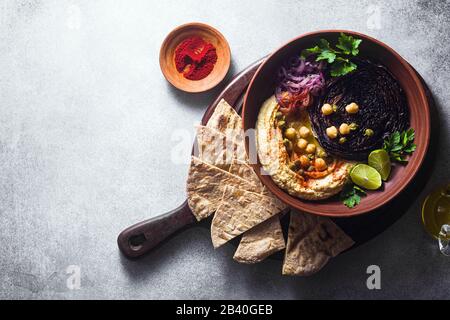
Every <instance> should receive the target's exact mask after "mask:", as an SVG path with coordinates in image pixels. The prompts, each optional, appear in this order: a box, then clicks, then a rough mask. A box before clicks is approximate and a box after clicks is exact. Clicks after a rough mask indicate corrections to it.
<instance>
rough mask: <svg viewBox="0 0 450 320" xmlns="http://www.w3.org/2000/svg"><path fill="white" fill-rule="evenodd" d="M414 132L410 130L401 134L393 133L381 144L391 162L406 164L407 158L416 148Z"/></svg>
mask: <svg viewBox="0 0 450 320" xmlns="http://www.w3.org/2000/svg"><path fill="white" fill-rule="evenodd" d="M414 139H415V132H414V129H413V128H410V129H408V130H406V131H403V132H401V133H400V132H398V131H396V132H394V133H393V134H391V135H390V136H389V138H387V139H386V140H385V141H384V143H383V149H384V150H386V151H387V152H388V153H389V156H390V157H391V159H392V160H394V161H397V162H400V163H407V162H408V159H407V156H408V155H411V154H412V153H413V152H414V151H415V150H416V148H417V146H416V144H415V143H414Z"/></svg>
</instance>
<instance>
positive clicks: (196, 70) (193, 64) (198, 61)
mask: <svg viewBox="0 0 450 320" xmlns="http://www.w3.org/2000/svg"><path fill="white" fill-rule="evenodd" d="M216 62H217V52H216V48H215V47H214V46H213V45H212V44H211V43H208V42H206V41H205V40H203V39H202V38H200V37H196V36H194V37H190V38H187V39H186V40H184V41H183V42H181V43H180V44H179V45H178V46H177V48H176V50H175V66H176V68H177V70H178V72H180V73H182V74H183V76H184V77H185V78H186V79H189V80H201V79H204V78H206V77H207V76H208V75H209V74H210V73H211V71H212V70H213V69H214V65H215V64H216Z"/></svg>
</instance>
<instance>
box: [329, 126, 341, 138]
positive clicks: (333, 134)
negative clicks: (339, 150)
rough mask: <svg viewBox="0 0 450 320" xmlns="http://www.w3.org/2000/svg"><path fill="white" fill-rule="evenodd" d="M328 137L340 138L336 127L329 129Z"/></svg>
mask: <svg viewBox="0 0 450 320" xmlns="http://www.w3.org/2000/svg"><path fill="white" fill-rule="evenodd" d="M327 136H328V138H330V139H336V138H337V136H338V131H337V129H336V127H335V126H332V127H329V128H327Z"/></svg>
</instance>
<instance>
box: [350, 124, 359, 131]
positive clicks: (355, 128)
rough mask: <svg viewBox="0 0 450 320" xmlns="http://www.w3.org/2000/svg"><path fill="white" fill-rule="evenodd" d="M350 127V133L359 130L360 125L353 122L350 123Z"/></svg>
mask: <svg viewBox="0 0 450 320" xmlns="http://www.w3.org/2000/svg"><path fill="white" fill-rule="evenodd" d="M349 127H350V131H355V130H357V129H358V127H359V126H358V124H356V123H354V122H353V123H350V125H349Z"/></svg>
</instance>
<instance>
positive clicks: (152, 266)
mask: <svg viewBox="0 0 450 320" xmlns="http://www.w3.org/2000/svg"><path fill="white" fill-rule="evenodd" d="M189 21H203V22H206V23H210V24H212V25H214V26H216V27H217V28H218V29H220V30H221V31H222V32H223V33H224V35H225V36H226V37H227V38H228V40H229V42H230V46H231V49H232V53H233V67H232V69H231V71H230V75H232V74H235V73H237V72H238V71H239V70H240V69H242V68H244V67H246V66H247V65H248V64H250V63H251V62H253V61H254V60H256V59H258V58H260V57H261V56H263V55H265V54H267V53H269V52H270V51H271V50H273V49H274V48H276V47H278V46H279V45H280V44H282V43H284V42H286V41H287V40H289V39H290V38H292V37H294V36H297V35H299V34H301V33H303V32H307V31H311V30H317V29H326V28H346V29H353V30H357V31H361V32H364V33H367V34H369V35H372V36H375V37H377V38H379V39H380V40H382V41H384V42H386V43H388V44H389V45H391V46H392V47H394V48H395V49H396V50H397V51H398V52H399V53H400V54H401V55H403V56H404V57H405V58H406V59H407V60H408V61H409V62H410V63H411V64H412V65H413V66H414V67H416V68H417V70H418V71H419V72H420V73H421V74H422V75H423V77H424V78H425V80H426V81H427V82H428V84H429V85H430V87H431V88H432V91H433V93H434V95H435V97H436V99H437V102H438V112H439V123H435V125H440V127H441V129H440V137H441V139H440V142H439V146H438V160H437V162H436V166H435V168H434V169H433V171H431V172H430V173H429V175H430V180H429V182H428V184H427V186H426V188H425V190H423V192H422V193H421V195H420V196H419V197H418V198H417V199H414V203H413V205H412V206H411V208H410V210H409V211H408V212H407V213H406V214H405V215H404V216H403V218H402V219H401V220H399V221H398V222H397V223H396V224H395V225H394V226H392V227H391V228H390V229H389V230H387V231H386V232H385V233H383V234H382V235H381V236H379V237H378V238H376V239H374V240H372V241H371V242H369V243H367V244H365V245H363V246H361V247H359V248H357V249H356V250H353V251H351V252H349V253H347V254H345V255H342V256H340V257H339V258H337V259H335V260H334V261H332V263H330V264H329V265H328V266H327V267H326V268H325V269H324V270H323V272H321V273H319V274H318V275H316V276H313V277H311V278H307V279H296V278H295V279H292V278H284V277H281V275H280V269H281V265H280V262H278V261H272V260H269V261H266V262H264V263H262V264H260V265H256V266H241V265H238V264H236V263H234V262H233V260H232V258H231V257H232V254H233V250H234V248H233V247H232V246H226V247H224V248H222V249H220V250H217V251H214V250H213V249H212V246H211V243H210V238H209V231H208V230H207V229H206V228H204V227H201V226H199V227H195V228H193V229H191V230H188V231H186V232H184V233H183V234H180V235H179V236H177V237H175V238H174V239H172V240H171V241H170V242H168V243H167V244H165V245H163V246H161V247H160V248H158V249H157V250H155V252H153V253H152V254H150V255H148V256H147V257H146V258H144V259H142V260H140V261H137V262H130V261H127V260H126V259H123V258H122V257H121V256H120V254H119V252H118V249H117V246H116V237H117V234H118V233H119V232H120V231H121V230H122V229H123V228H125V227H126V226H128V225H130V224H132V223H135V222H138V221H140V220H143V219H146V218H149V217H151V216H156V215H158V214H160V213H163V212H165V211H167V210H169V209H172V208H174V207H175V206H177V205H178V204H180V203H181V202H182V201H183V200H184V198H185V194H184V182H185V179H186V174H187V162H186V160H187V159H188V155H189V150H187V151H186V152H183V151H182V150H181V151H180V150H178V151H179V152H178V153H177V152H169V151H170V150H171V149H170V146H171V145H173V144H178V143H179V140H180V137H181V136H183V133H184V132H187V133H189V135H192V134H193V129H192V126H193V124H195V123H197V122H198V121H199V120H200V118H201V116H202V114H203V112H204V110H205V107H206V106H207V104H208V103H209V102H210V101H211V100H212V98H213V97H214V95H216V94H217V93H218V91H219V90H220V88H217V90H214V91H212V92H210V93H207V94H202V95H188V94H184V93H181V92H179V91H177V90H175V89H173V88H172V87H171V86H170V85H168V84H167V83H166V81H165V80H164V78H163V77H162V75H161V73H160V70H159V65H158V52H159V46H160V44H161V42H162V40H163V39H164V36H165V35H166V34H167V33H168V32H169V31H170V30H171V29H172V28H174V27H175V26H177V25H179V24H181V23H185V22H189ZM449 30H450V2H449V1H411V0H403V1H347V0H345V1H344V0H332V1H328V0H327V1H293V0H290V1H253V0H247V1H242V0H233V1H210V0H202V1H194V0H184V1H171V0H169V1H150V0H148V1H144V0H141V1H138V0H133V1H125V0H123V1H115V0H108V1H107V0H96V1H91V0H85V1H75V0H73V1H68V0H47V1H39V0H2V1H1V3H0V70H1V71H0V298H14V299H15V298H32V299H40V298H51V299H56V298H63V299H67V298H70V299H72V298H75V299H78V298H83V299H84V298H138V299H141V298H145V299H146V298H151V299H156V298H194V299H209V298H224V299H233V298H275V299H284V298H295V299H307V298H343V299H359V298H430V299H431V298H433V299H434V298H450V275H449V270H448V265H449V262H450V260H449V259H450V258H445V257H443V256H442V255H440V253H439V252H438V250H437V244H436V243H435V242H434V241H433V240H431V239H430V238H429V237H428V236H427V235H426V234H425V232H424V231H423V228H422V225H421V222H420V204H421V202H422V200H423V198H424V196H425V195H426V194H427V193H428V192H430V191H431V190H432V189H433V187H435V186H437V185H439V184H442V183H444V182H448V181H449V180H450V175H449V171H450V170H449V169H450V167H449V163H448V154H449V152H450V141H449V136H450V134H449V133H450V132H449V129H448V128H449V126H450V111H449V109H448V107H447V106H448V102H449V101H450V91H449V83H450V63H449V52H450V32H449ZM192 139H193V136H190V137H189V140H192ZM173 158H175V159H177V160H178V161H177V163H173V161H172V159H173ZM372 264H376V265H379V266H380V267H381V269H382V290H379V291H369V290H368V289H367V288H366V278H367V275H366V273H365V272H366V268H367V266H369V265H372ZM69 265H78V266H79V267H80V268H81V288H80V289H79V290H69V289H68V288H67V286H66V278H67V274H66V268H67V267H68V266H69Z"/></svg>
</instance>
